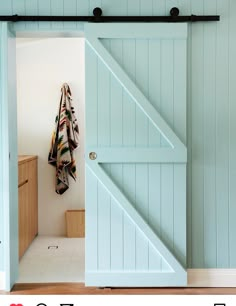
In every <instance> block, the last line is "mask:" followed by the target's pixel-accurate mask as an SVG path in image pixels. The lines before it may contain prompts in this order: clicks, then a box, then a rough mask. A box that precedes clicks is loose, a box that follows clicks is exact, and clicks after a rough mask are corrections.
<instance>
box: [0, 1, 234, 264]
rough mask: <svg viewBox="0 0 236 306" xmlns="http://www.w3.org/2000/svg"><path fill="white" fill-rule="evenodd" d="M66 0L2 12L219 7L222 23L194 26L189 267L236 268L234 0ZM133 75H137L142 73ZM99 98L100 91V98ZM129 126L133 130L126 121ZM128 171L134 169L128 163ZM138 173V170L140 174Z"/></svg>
mask: <svg viewBox="0 0 236 306" xmlns="http://www.w3.org/2000/svg"><path fill="white" fill-rule="evenodd" d="M36 2H37V3H36ZM103 2H104V3H103ZM151 2H152V3H151ZM66 3H67V2H66V1H63V0H51V1H50V0H40V1H28V0H12V1H1V2H0V13H1V14H13V13H17V14H21V15H24V14H41V15H50V14H53V15H59V14H61V15H63V14H65V11H66V13H68V14H69V15H70V14H72V13H74V12H75V14H78V15H87V14H91V13H92V10H93V8H94V7H96V6H102V7H103V4H104V14H106V10H107V12H109V14H113V15H119V14H127V15H141V14H150V15H162V14H168V12H169V9H170V7H172V6H178V7H179V8H180V10H181V13H182V14H191V13H193V14H204V13H205V14H214V13H216V12H217V13H218V14H220V15H221V21H220V22H218V23H205V24H204V25H203V24H201V23H199V24H197V23H196V24H192V25H191V26H190V27H189V34H190V37H189V44H188V91H187V94H188V99H187V101H188V128H187V131H188V152H189V155H188V162H189V165H188V209H187V213H188V256H189V258H188V266H189V267H194V268H203V267H219V268H220V267H223V268H228V267H232V268H235V267H236V260H235V258H236V248H235V243H234V232H235V230H236V228H235V222H234V219H235V218H236V209H235V205H234V203H235V200H236V194H235V188H234V185H235V175H236V164H235V158H234V156H235V152H236V141H235V137H234V130H235V128H236V127H235V124H234V118H235V116H236V108H235V103H234V98H235V96H236V93H235V84H236V75H235V71H236V69H235V52H236V50H235V48H236V38H235V35H234V34H235V33H234V31H235V26H236V8H235V3H234V1H233V0H205V1H203V0H201V1H195V0H192V1H187V0H175V1H172V0H160V1H136V0H135V1H134V0H129V1H128V0H126V1H125V0H122V1H121V2H117V1H114V0H113V1H108V0H107V1H101V0H91V1H82V0H77V1H72V4H73V5H72V6H73V8H75V10H74V9H73V11H72V9H71V8H70V6H67V5H66ZM145 3H146V4H145ZM118 4H119V5H118ZM67 10H68V12H67ZM38 26H39V28H40V29H41V30H42V29H48V28H49V29H50V28H52V29H53V30H54V29H55V30H61V29H64V24H63V23H53V24H52V25H51V24H50V23H40V24H39V25H38ZM77 26H78V25H77ZM26 27H27V29H28V30H34V29H35V28H36V27H37V23H36V24H32V23H30V24H27V25H26V23H17V24H16V25H15V28H16V29H19V30H22V29H25V28H26ZM66 27H67V26H66ZM74 27H75V24H72V25H71V29H72V30H73V29H74ZM67 30H69V27H68V28H67ZM128 44H130V45H128ZM133 44H134V42H133V43H132V42H129V43H128V42H126V44H124V46H123V52H124V54H125V56H124V61H126V63H125V65H128V64H130V65H132V61H133V60H134V59H135V55H132V54H134V52H135V49H134V47H132V45H133ZM153 50H154V49H153V47H152V45H151V44H150V45H149V56H150V57H153V56H154V53H153V52H154V51H153ZM157 59H158V52H157ZM156 65H158V63H157V64H156ZM144 69H145V68H144ZM161 69H162V68H161ZM129 71H132V70H129ZM144 73H145V70H144ZM154 75H155V70H154V69H153V71H151V70H150V69H149V79H151V80H152V81H153V80H154ZM133 77H135V70H134V73H133ZM158 78H159V71H157V76H156V80H157V86H158ZM149 85H150V87H151V88H154V86H155V84H151V83H149ZM160 86H161V85H160ZM156 88H158V87H156ZM156 91H157V89H156ZM149 94H150V93H149ZM158 94H159V93H158ZM160 94H161V93H160ZM91 95H93V93H91ZM95 96H96V95H95V94H94V98H95V99H96V97H95ZM150 98H151V101H153V103H156V105H157V107H159V104H158V103H159V102H158V100H155V101H154V100H153V98H152V96H150ZM125 99H129V98H128V97H124V98H123V103H124V104H125V105H126V106H125V107H124V108H123V113H124V116H126V118H127V117H129V118H131V121H132V122H133V123H134V122H135V117H134V116H133V113H134V111H133V108H134V104H132V103H125ZM160 107H161V106H160ZM124 121H125V120H124ZM96 122H97V119H96V118H94V122H93V123H91V124H93V125H94V126H96ZM123 128H124V129H125V128H126V127H125V124H124V126H123ZM126 131H127V133H123V139H124V142H126V144H127V143H129V142H130V140H131V139H133V136H132V135H133V133H134V129H130V130H128V129H126ZM148 135H149V138H150V139H149V141H150V142H151V141H152V140H151V139H154V138H152V136H150V135H151V128H150V126H149V134H148ZM94 143H95V142H94ZM124 171H125V172H129V170H128V169H125V168H124ZM132 171H134V170H132ZM132 171H131V173H130V175H132V173H133V172H132ZM125 220H126V219H125ZM126 221H127V220H126ZM127 222H129V221H127ZM129 225H130V224H129V223H127V224H126V226H127V228H128V227H129ZM130 226H131V225H130ZM131 232H132V231H131Z"/></svg>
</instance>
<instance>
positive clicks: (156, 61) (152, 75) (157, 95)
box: [148, 40, 161, 147]
mask: <svg viewBox="0 0 236 306" xmlns="http://www.w3.org/2000/svg"><path fill="white" fill-rule="evenodd" d="M148 68H149V69H148V71H149V75H148V80H149V89H148V92H149V101H150V103H151V104H152V105H153V106H154V107H155V109H156V110H157V111H160V104H161V42H160V40H150V41H149V65H148ZM148 135H149V145H150V146H157V147H160V142H161V134H160V133H159V132H158V131H157V129H156V128H155V127H154V126H153V125H152V124H149V131H148Z"/></svg>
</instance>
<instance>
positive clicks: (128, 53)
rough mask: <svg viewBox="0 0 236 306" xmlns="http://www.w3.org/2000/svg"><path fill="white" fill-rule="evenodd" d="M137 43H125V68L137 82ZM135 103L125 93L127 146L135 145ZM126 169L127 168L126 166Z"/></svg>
mask: <svg viewBox="0 0 236 306" xmlns="http://www.w3.org/2000/svg"><path fill="white" fill-rule="evenodd" d="M135 61H136V54H135V41H134V40H128V39H126V40H124V41H123V67H124V69H125V71H126V72H127V74H128V75H129V76H130V77H131V79H132V80H135ZM135 109H136V107H135V103H134V101H133V100H132V98H131V97H130V96H129V95H128V94H127V93H126V92H125V91H124V92H123V143H124V145H125V146H134V145H135V125H136V124H135V122H136V116H135ZM124 167H125V166H124Z"/></svg>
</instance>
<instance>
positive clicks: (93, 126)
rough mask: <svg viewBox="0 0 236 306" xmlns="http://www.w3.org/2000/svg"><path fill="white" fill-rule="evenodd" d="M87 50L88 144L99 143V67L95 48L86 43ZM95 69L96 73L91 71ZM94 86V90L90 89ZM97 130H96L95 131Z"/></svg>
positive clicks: (86, 110)
mask: <svg viewBox="0 0 236 306" xmlns="http://www.w3.org/2000/svg"><path fill="white" fill-rule="evenodd" d="M85 52H86V57H85V61H86V71H88V73H85V92H86V97H85V98H86V107H85V118H86V120H85V124H86V143H87V146H94V145H98V135H97V130H98V118H97V112H98V88H97V86H98V84H97V73H98V71H97V69H98V59H97V56H96V55H95V53H94V52H93V50H92V49H91V48H90V47H89V46H88V44H87V43H86V44H85ZM89 71H94V73H93V74H92V73H89ZM91 86H93V90H90V88H91ZM95 131H96V132H95Z"/></svg>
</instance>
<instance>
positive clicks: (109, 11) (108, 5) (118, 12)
mask: <svg viewBox="0 0 236 306" xmlns="http://www.w3.org/2000/svg"><path fill="white" fill-rule="evenodd" d="M128 2H129V0H120V1H110V0H102V10H103V12H104V14H106V15H107V16H111V15H112V16H122V15H123V16H125V15H127V10H128Z"/></svg>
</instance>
